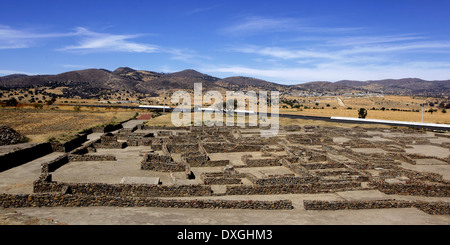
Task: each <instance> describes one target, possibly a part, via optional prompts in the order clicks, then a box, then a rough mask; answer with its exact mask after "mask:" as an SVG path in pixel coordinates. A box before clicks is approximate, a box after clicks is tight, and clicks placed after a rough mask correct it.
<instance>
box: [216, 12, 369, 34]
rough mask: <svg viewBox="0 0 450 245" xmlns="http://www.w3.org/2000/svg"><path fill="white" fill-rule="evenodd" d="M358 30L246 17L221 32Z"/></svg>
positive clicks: (286, 19)
mask: <svg viewBox="0 0 450 245" xmlns="http://www.w3.org/2000/svg"><path fill="white" fill-rule="evenodd" d="M360 29H361V27H336V28H334V27H320V26H314V25H312V24H311V21H310V20H309V19H302V18H271V17H261V16H247V17H244V18H242V19H240V20H238V21H236V22H235V23H234V24H231V25H229V26H227V27H225V28H223V29H221V32H222V33H224V34H227V35H254V34H260V33H276V32H310V33H314V32H316V33H330V32H331V33H348V32H353V31H356V30H360Z"/></svg>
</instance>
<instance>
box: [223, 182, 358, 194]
mask: <svg viewBox="0 0 450 245" xmlns="http://www.w3.org/2000/svg"><path fill="white" fill-rule="evenodd" d="M355 189H362V187H361V183H359V182H354V181H348V182H343V181H342V182H336V183H312V184H298V185H271V186H258V185H255V186H227V190H226V195H271V194H312V193H327V192H336V191H346V190H355Z"/></svg>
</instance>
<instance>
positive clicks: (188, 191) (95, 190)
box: [33, 180, 212, 197]
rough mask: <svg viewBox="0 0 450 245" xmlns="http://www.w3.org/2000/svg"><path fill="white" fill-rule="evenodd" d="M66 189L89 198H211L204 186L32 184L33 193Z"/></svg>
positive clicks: (208, 188) (39, 182)
mask: <svg viewBox="0 0 450 245" xmlns="http://www.w3.org/2000/svg"><path fill="white" fill-rule="evenodd" d="M63 188H68V192H69V193H71V194H79V195H91V196H102V195H107V196H133V197H177V196H178V197H180V196H211V193H212V191H211V187H209V186H205V185H171V186H165V185H163V186H161V185H148V184H106V183H64V182H46V181H40V180H37V181H35V182H34V183H33V192H34V193H49V192H61V191H62V190H63Z"/></svg>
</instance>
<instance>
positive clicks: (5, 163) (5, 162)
mask: <svg viewBox="0 0 450 245" xmlns="http://www.w3.org/2000/svg"><path fill="white" fill-rule="evenodd" d="M52 151H53V150H52V147H51V145H50V143H42V144H36V145H32V146H30V147H27V148H23V149H19V150H14V151H11V152H8V153H6V154H3V155H0V172H1V171H5V170H8V169H10V168H14V167H17V166H20V165H22V164H25V163H27V162H29V161H33V160H34V159H37V158H39V157H42V156H45V155H47V154H50V153H52Z"/></svg>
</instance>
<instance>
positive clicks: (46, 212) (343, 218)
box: [0, 120, 450, 224]
mask: <svg viewBox="0 0 450 245" xmlns="http://www.w3.org/2000/svg"><path fill="white" fill-rule="evenodd" d="M143 122H144V121H143V120H131V121H127V122H124V123H123V124H121V125H119V126H118V127H116V128H106V127H105V128H93V129H91V130H89V131H87V132H86V133H85V134H83V135H80V136H79V137H78V138H77V139H74V140H73V141H72V142H66V143H65V144H62V143H57V142H49V143H42V144H34V145H31V146H23V147H24V149H22V151H26V150H27V149H28V150H29V151H30V152H28V153H25V154H27V155H33V149H34V150H37V151H38V152H46V153H45V154H42V155H41V156H37V157H35V158H34V159H33V160H30V161H28V160H26V159H24V160H23V161H22V162H16V163H11V164H10V165H11V166H9V167H5V168H4V169H2V171H1V172H0V192H1V193H2V194H0V204H1V206H2V207H3V208H8V209H14V210H17V211H18V212H21V213H23V214H26V215H31V216H33V217H41V218H46V217H47V218H52V219H55V220H58V221H61V222H63V223H67V224H450V182H449V180H450V167H449V166H450V165H449V164H450V135H449V134H448V133H444V132H432V131H424V130H414V129H407V128H376V127H374V128H362V127H353V128H341V127H326V126H314V125H311V126H296V125H290V126H281V128H280V130H279V132H278V135H277V136H276V137H269V138H265V137H261V135H260V130H261V128H259V127H249V126H246V127H206V126H203V127H194V126H193V127H156V126H146V125H144V124H143ZM10 148H11V147H9V150H7V149H6V148H5V149H4V150H3V152H5V153H2V154H3V155H1V156H0V157H2V159H4V160H5V161H6V160H8V155H13V154H15V153H17V152H18V153H17V154H22V155H23V154H24V153H23V152H21V149H19V148H16V149H14V150H11V149H10ZM10 158H11V157H10ZM15 159H18V158H15ZM9 161H10V160H9ZM18 161H19V160H18ZM127 213H129V214H131V213H132V214H133V215H132V216H127V215H126V214H127ZM94 214H95V215H94ZM173 216H176V217H178V218H174V217H173ZM89 217H91V218H89ZM92 217H95V218H92ZM130 217H134V219H132V218H130ZM145 217H147V218H145Z"/></svg>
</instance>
